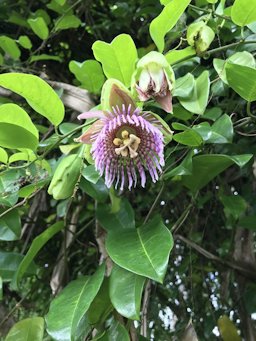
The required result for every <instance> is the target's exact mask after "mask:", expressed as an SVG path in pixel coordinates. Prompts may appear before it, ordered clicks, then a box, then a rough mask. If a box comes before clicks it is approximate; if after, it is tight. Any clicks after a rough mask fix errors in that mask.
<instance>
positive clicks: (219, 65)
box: [213, 51, 255, 84]
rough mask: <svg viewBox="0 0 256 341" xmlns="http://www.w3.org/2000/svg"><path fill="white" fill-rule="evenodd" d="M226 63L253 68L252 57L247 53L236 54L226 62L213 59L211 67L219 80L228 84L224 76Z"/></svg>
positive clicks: (253, 61) (253, 60)
mask: <svg viewBox="0 0 256 341" xmlns="http://www.w3.org/2000/svg"><path fill="white" fill-rule="evenodd" d="M228 62H231V63H233V64H239V65H244V66H249V67H252V68H255V59H254V57H253V55H252V54H251V53H249V52H247V51H243V52H237V53H235V54H233V55H232V56H231V57H229V58H228V59H227V60H226V61H225V60H222V59H218V58H214V59H213V66H214V68H215V70H216V71H217V73H218V75H219V76H220V78H221V80H222V81H223V82H224V83H225V84H228V81H227V75H226V65H227V63H228Z"/></svg>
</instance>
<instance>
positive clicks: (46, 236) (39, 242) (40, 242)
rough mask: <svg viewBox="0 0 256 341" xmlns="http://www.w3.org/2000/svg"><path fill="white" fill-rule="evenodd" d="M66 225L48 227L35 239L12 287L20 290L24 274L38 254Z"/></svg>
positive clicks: (61, 223) (59, 223) (58, 224)
mask: <svg viewBox="0 0 256 341" xmlns="http://www.w3.org/2000/svg"><path fill="white" fill-rule="evenodd" d="M63 227H64V224H63V222H62V221H59V222H57V223H55V224H53V225H52V226H50V227H48V228H47V229H46V230H45V231H44V232H42V233H41V234H39V235H38V236H37V237H36V238H34V240H33V242H32V244H31V246H30V248H29V250H28V252H27V254H26V256H25V257H24V258H23V260H22V262H21V263H20V265H19V267H18V269H17V272H16V274H15V277H14V279H13V282H12V285H13V287H14V288H18V285H19V281H20V280H21V278H22V277H23V275H24V273H25V272H26V270H27V268H28V267H29V265H30V264H31V262H32V261H33V260H34V258H35V257H36V255H37V254H38V252H39V251H40V250H41V249H42V247H43V246H44V245H45V244H46V243H47V242H48V241H49V240H50V239H51V238H52V237H53V236H54V235H55V234H56V233H58V232H59V231H60V230H62V229H63Z"/></svg>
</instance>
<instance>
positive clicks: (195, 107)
mask: <svg viewBox="0 0 256 341" xmlns="http://www.w3.org/2000/svg"><path fill="white" fill-rule="evenodd" d="M209 90H210V80H209V73H208V71H204V72H203V73H202V74H201V75H200V76H199V77H198V78H197V79H196V80H195V81H194V87H193V90H192V93H191V94H190V95H189V96H187V97H179V101H180V103H181V105H182V106H183V107H184V108H185V109H187V110H188V111H190V112H192V113H195V114H198V115H203V113H204V111H205V109H206V106H207V102H208V97H209Z"/></svg>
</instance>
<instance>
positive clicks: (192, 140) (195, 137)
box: [173, 129, 203, 147]
mask: <svg viewBox="0 0 256 341" xmlns="http://www.w3.org/2000/svg"><path fill="white" fill-rule="evenodd" d="M173 139H174V141H176V142H178V143H181V144H184V145H186V146H191V147H197V146H200V145H201V144H202V143H203V139H202V137H201V136H200V134H198V133H197V132H196V131H194V130H192V129H188V130H186V131H183V132H182V133H178V134H174V136H173Z"/></svg>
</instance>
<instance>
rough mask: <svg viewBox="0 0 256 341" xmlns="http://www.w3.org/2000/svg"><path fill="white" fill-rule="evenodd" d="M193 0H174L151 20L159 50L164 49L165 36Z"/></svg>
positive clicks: (150, 30)
mask: <svg viewBox="0 0 256 341" xmlns="http://www.w3.org/2000/svg"><path fill="white" fill-rule="evenodd" d="M190 1H191V0H173V1H172V2H170V3H169V4H167V5H166V6H165V7H164V9H163V10H162V12H161V13H160V14H159V15H158V16H157V17H156V18H155V19H154V20H153V21H152V22H151V24H150V26H149V32H150V35H151V38H152V39H153V41H154V43H155V44H156V46H157V48H158V50H159V51H160V52H163V50H164V37H165V35H166V33H167V32H169V31H170V30H171V29H172V28H173V27H174V26H175V25H176V23H177V21H178V20H179V18H180V17H181V15H182V13H183V12H184V11H185V9H186V8H187V6H188V4H189V3H190Z"/></svg>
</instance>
